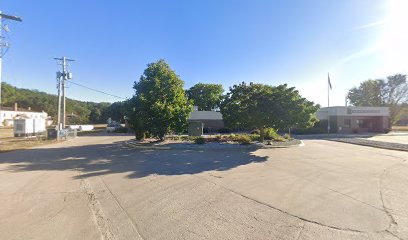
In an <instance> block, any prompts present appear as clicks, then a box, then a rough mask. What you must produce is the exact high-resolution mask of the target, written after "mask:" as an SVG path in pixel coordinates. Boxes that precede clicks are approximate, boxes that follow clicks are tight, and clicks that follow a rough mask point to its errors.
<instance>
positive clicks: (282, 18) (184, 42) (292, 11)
mask: <svg viewBox="0 0 408 240" xmlns="http://www.w3.org/2000/svg"><path fill="white" fill-rule="evenodd" d="M406 2H408V1H404V0H341V1H337V0H336V1H335V0H321V1H318V0H312V1H300V0H299V1H272V0H268V1H267V0H265V1H259V0H252V1H249V0H248V1H238V0H235V1H232V0H225V1H221V0H206V1H203V0H201V1H198V0H197V1H192V0H189V1H188V0H186V1H165V0H162V1H158V0H156V1H155V0H149V1H130V0H129V1H123V0H122V1H121V0H118V1H104V0H99V1H96V0H88V1H83V0H82V1H80V0H70V1H68V0H59V1H54V0H53V1H52V0H48V1H45V0H37V1H19V0H0V9H1V10H2V11H3V12H4V13H7V14H16V15H19V16H21V17H22V18H23V22H22V23H9V25H10V29H11V32H10V33H8V34H7V37H8V39H9V40H10V42H11V44H12V46H11V49H10V50H9V52H8V53H7V55H6V56H5V57H4V62H3V81H6V82H9V83H11V84H13V85H17V86H19V87H26V88H35V89H39V90H42V91H46V92H50V93H56V88H55V85H56V84H55V72H56V71H57V70H58V68H59V66H58V65H57V64H56V62H55V61H54V60H53V58H54V57H60V56H67V57H70V58H73V59H75V60H76V62H74V63H72V64H71V71H72V72H73V74H74V81H76V82H78V83H80V84H83V85H86V86H90V87H93V88H97V89H99V90H102V91H106V92H109V93H112V94H115V95H118V96H122V97H124V98H127V97H130V96H131V95H132V94H133V89H132V86H133V82H134V81H136V80H138V79H139V77H140V75H141V74H142V73H143V70H144V69H145V68H146V64H147V63H149V62H152V61H156V60H158V59H160V58H164V59H166V61H167V62H168V63H169V64H170V65H171V67H172V68H173V69H174V70H175V71H176V72H177V74H178V75H179V76H180V77H181V78H182V79H183V80H184V81H185V83H186V84H185V87H186V88H189V87H191V86H192V85H194V84H195V83H198V82H204V83H221V84H223V86H224V88H225V89H226V90H227V89H228V87H229V86H231V85H233V84H235V83H240V82H242V81H245V82H251V81H252V82H259V83H266V84H270V85H278V84H282V83H288V84H289V85H291V86H295V87H297V88H298V89H299V90H300V92H301V94H302V95H303V96H305V97H307V98H308V99H310V100H313V101H315V102H316V103H320V104H321V105H322V106H326V105H327V72H330V75H331V79H332V85H333V90H332V92H331V105H344V101H345V95H346V93H347V90H348V89H349V88H351V87H353V86H356V85H358V84H359V82H361V81H363V80H366V79H369V78H383V77H385V76H387V75H389V74H393V73H408V64H406V62H407V61H406V60H405V58H406V56H408V47H407V46H406V45H407V42H408V34H407V32H408V28H407V27H406V26H405V24H406V23H407V22H408V18H407V17H406V15H407V14H405V13H406V12H407V11H408V4H407V3H406ZM67 94H68V96H69V97H72V98H75V99H80V100H89V101H116V100H117V99H115V98H112V97H109V96H106V95H102V94H99V93H96V92H92V91H89V90H87V89H83V88H80V87H78V86H75V85H71V86H70V88H69V89H68V93H67Z"/></svg>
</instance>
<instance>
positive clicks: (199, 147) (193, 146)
mask: <svg viewBox="0 0 408 240" xmlns="http://www.w3.org/2000/svg"><path fill="white" fill-rule="evenodd" d="M123 145H124V146H126V147H131V148H134V149H142V150H233V149H242V150H244V149H251V150H252V149H253V150H257V149H273V148H291V147H303V146H304V145H305V144H304V142H303V141H302V140H300V143H299V144H293V145H287V146H284V145H277V146H274V145H260V144H259V145H258V144H251V145H241V144H228V145H224V146H223V145H221V144H220V145H218V146H217V147H211V146H208V145H206V144H203V145H197V144H193V143H191V144H188V145H179V146H157V145H156V146H140V145H136V144H134V143H131V142H125V143H123Z"/></svg>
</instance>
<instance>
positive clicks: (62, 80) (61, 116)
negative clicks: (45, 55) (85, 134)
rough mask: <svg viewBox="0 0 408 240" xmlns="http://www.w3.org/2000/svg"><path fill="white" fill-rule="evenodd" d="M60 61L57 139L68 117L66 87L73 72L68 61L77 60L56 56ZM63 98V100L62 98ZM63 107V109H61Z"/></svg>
mask: <svg viewBox="0 0 408 240" xmlns="http://www.w3.org/2000/svg"><path fill="white" fill-rule="evenodd" d="M54 59H55V60H57V61H58V64H60V65H61V66H62V71H58V72H57V88H58V116H57V121H58V122H57V139H58V140H59V138H60V131H61V130H62V129H64V128H65V123H66V117H65V109H66V99H65V95H66V94H65V88H66V81H67V80H69V79H72V73H70V72H69V71H68V62H73V61H75V60H73V59H69V58H66V57H62V58H54ZM61 92H62V93H61ZM61 98H62V100H61ZM61 107H62V109H61Z"/></svg>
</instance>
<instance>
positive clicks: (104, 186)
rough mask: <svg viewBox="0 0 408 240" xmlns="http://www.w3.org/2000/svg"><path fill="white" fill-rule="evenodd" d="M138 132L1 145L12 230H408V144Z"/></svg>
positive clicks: (220, 233) (248, 235)
mask: <svg viewBox="0 0 408 240" xmlns="http://www.w3.org/2000/svg"><path fill="white" fill-rule="evenodd" d="M130 138H131V137H130V136H87V137H81V138H78V139H75V140H73V141H69V142H65V143H61V144H53V145H49V146H41V147H38V148H35V149H30V150H22V151H15V152H7V153H2V154H0V169H1V171H0V199H1V202H2V204H1V205H0V217H1V218H0V219H1V220H0V236H2V239H28V238H29V239H408V205H407V204H408V190H407V186H408V165H407V164H408V163H407V161H406V160H407V159H408V152H403V151H392V150H385V149H377V148H371V147H364V146H358V145H351V144H346V143H339V142H332V141H324V140H305V141H304V142H305V145H304V146H303V147H296V148H285V149H260V150H256V151H252V150H245V149H239V150H238V149H229V150H200V151H197V150H135V149H128V148H125V147H124V146H123V144H122V141H124V140H127V139H130Z"/></svg>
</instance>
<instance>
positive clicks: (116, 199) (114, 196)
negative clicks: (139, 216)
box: [99, 177, 145, 239]
mask: <svg viewBox="0 0 408 240" xmlns="http://www.w3.org/2000/svg"><path fill="white" fill-rule="evenodd" d="M99 179H100V180H101V182H102V183H103V185H104V186H105V187H106V189H107V190H108V191H109V194H110V195H111V196H112V197H113V199H114V200H115V203H116V204H117V206H118V207H119V208H120V209H121V210H122V211H123V212H124V213H125V214H126V217H127V219H128V220H129V222H130V224H131V225H132V228H133V230H134V231H135V232H136V233H137V234H138V235H139V238H140V239H145V237H143V236H142V234H140V230H139V228H138V226H137V224H136V223H135V222H134V221H133V219H132V218H131V216H130V214H129V213H128V211H126V209H125V208H124V207H123V206H122V204H120V202H119V199H118V198H117V197H116V195H115V194H113V193H112V191H111V189H110V188H109V187H108V185H107V184H106V183H105V181H104V180H103V178H102V177H99Z"/></svg>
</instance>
